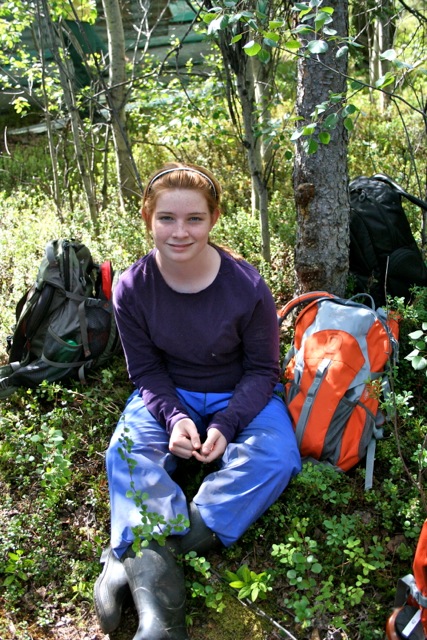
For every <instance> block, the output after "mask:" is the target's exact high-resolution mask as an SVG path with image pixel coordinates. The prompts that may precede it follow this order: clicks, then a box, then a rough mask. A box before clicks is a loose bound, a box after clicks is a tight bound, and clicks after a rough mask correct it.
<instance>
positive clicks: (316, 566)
mask: <svg viewBox="0 0 427 640" xmlns="http://www.w3.org/2000/svg"><path fill="white" fill-rule="evenodd" d="M311 570H312V572H313V573H322V565H321V564H319V563H318V562H315V563H314V564H312V566H311Z"/></svg>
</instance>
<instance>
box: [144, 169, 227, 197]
mask: <svg viewBox="0 0 427 640" xmlns="http://www.w3.org/2000/svg"><path fill="white" fill-rule="evenodd" d="M173 171H191V172H192V173H197V174H198V175H199V176H202V178H205V180H207V181H208V182H209V184H210V186H211V187H212V191H213V193H214V196H215V199H218V194H217V192H216V188H215V185H214V183H213V182H212V180H211V179H210V178H209V176H207V175H206V174H205V173H202V171H199V170H198V169H192V168H191V167H175V168H174V169H165V171H161V172H160V173H158V174H157V175H156V176H154V178H153V179H152V180H151V181H150V183H149V184H148V187H147V193H148V192H149V190H150V189H151V187H152V186H153V184H154V183H155V182H156V180H158V179H159V178H161V177H162V176H164V175H166V174H167V173H172V172H173Z"/></svg>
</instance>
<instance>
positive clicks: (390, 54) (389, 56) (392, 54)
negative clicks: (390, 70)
mask: <svg viewBox="0 0 427 640" xmlns="http://www.w3.org/2000/svg"><path fill="white" fill-rule="evenodd" d="M380 58H381V60H390V61H392V60H396V58H397V54H396V51H395V50H394V49H388V50H387V51H384V53H380Z"/></svg>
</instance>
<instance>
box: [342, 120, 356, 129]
mask: <svg viewBox="0 0 427 640" xmlns="http://www.w3.org/2000/svg"><path fill="white" fill-rule="evenodd" d="M344 127H345V129H347V131H353V129H354V122H353V120H352V119H351V118H344Z"/></svg>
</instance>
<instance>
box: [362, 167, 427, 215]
mask: <svg viewBox="0 0 427 640" xmlns="http://www.w3.org/2000/svg"><path fill="white" fill-rule="evenodd" d="M372 177H373V178H375V180H380V181H381V182H385V183H387V184H388V185H390V187H393V188H394V189H395V190H396V191H398V192H399V193H400V194H401V195H402V196H404V197H405V198H406V199H407V200H409V201H410V202H412V203H413V204H416V205H417V206H418V207H420V208H421V209H424V211H427V202H426V201H425V200H421V198H417V196H414V195H412V194H411V193H408V192H407V191H405V189H404V188H403V187H401V186H400V184H397V182H395V181H394V180H392V179H391V178H390V177H389V176H386V175H385V174H384V173H376V174H375V175H373V176H372Z"/></svg>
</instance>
